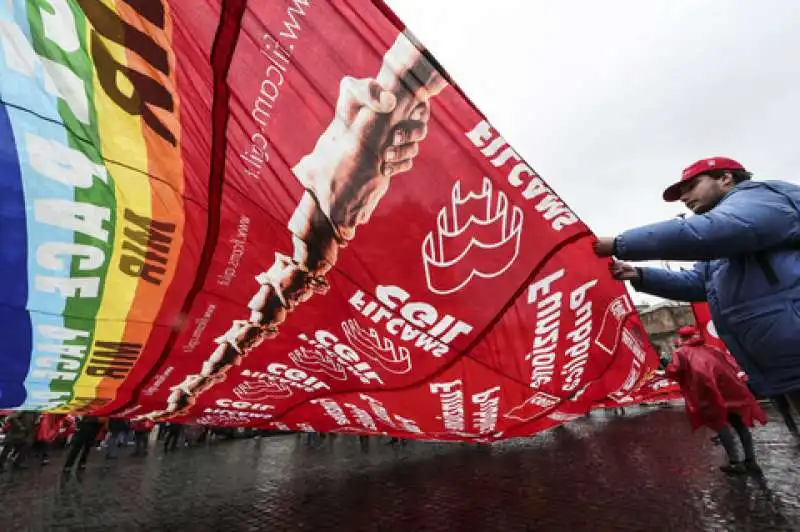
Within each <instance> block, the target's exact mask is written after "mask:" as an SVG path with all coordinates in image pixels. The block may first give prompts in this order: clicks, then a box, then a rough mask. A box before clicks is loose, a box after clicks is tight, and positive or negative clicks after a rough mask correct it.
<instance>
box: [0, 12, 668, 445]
mask: <svg viewBox="0 0 800 532" xmlns="http://www.w3.org/2000/svg"><path fill="white" fill-rule="evenodd" d="M0 91H2V106H1V107H0V135H2V142H0V167H1V168H2V172H3V178H2V180H0V187H2V193H0V215H1V216H2V229H1V230H0V235H2V242H0V245H1V246H2V250H3V253H2V254H0V261H1V262H0V265H2V271H3V273H4V278H5V283H4V289H3V290H2V291H0V297H2V304H0V327H2V331H3V341H4V342H3V349H2V350H0V364H1V365H0V367H1V368H2V372H0V408H16V409H28V410H47V411H52V412H75V413H87V412H92V413H96V414H99V415H116V416H124V417H131V418H137V417H142V416H148V417H150V418H152V419H155V420H178V421H185V422H196V423H201V424H208V425H218V426H219V425H222V426H257V427H265V428H277V429H282V430H309V431H311V430H313V431H350V432H354V433H375V434H378V433H385V434H393V435H398V436H403V437H411V438H431V439H476V440H491V439H497V438H503V437H510V436H518V435H527V434H532V433H535V432H537V431H539V430H543V429H546V428H549V427H551V426H554V425H557V424H560V423H563V422H564V421H567V420H569V419H572V418H574V417H576V416H578V415H581V414H582V413H584V412H585V411H587V410H588V409H590V408H591V407H592V406H593V405H595V404H599V403H601V402H603V401H605V400H607V398H609V397H615V396H619V397H623V396H627V395H630V394H631V393H633V392H635V390H637V389H638V388H639V387H640V386H641V385H642V383H643V382H645V381H647V380H648V379H649V378H650V376H652V373H653V370H654V369H655V368H656V367H657V364H658V358H657V355H656V353H655V352H654V350H653V349H652V348H651V346H650V343H649V342H648V339H647V335H646V333H645V331H644V328H643V327H642V325H641V323H640V322H639V320H638V317H637V316H636V313H635V310H634V307H633V304H632V302H631V300H630V298H629V296H628V295H627V293H626V291H625V288H624V286H623V284H622V283H619V282H615V281H613V280H611V278H610V276H609V275H608V264H607V261H606V260H604V259H598V258H596V257H595V256H594V254H593V253H592V249H591V247H592V246H591V245H592V241H593V238H594V237H593V235H592V234H591V232H590V231H589V229H588V228H587V227H586V226H585V225H584V224H583V223H582V222H581V221H580V219H579V218H578V216H577V215H576V214H575V213H574V212H573V211H572V210H571V209H570V208H569V207H568V206H567V205H566V204H564V202H563V201H562V200H561V199H560V198H559V197H558V195H557V194H556V193H555V192H554V191H553V189H552V188H551V187H550V186H549V185H548V184H547V183H546V182H545V181H544V180H543V179H542V178H541V177H540V176H539V175H538V174H537V173H536V172H535V171H534V170H533V168H532V167H531V166H530V165H528V164H527V163H526V162H525V161H524V160H523V159H522V158H521V157H520V156H519V154H518V153H516V152H515V151H514V149H513V148H512V147H511V146H509V145H508V143H507V142H506V141H505V140H504V139H503V137H502V136H501V135H500V134H499V132H498V131H496V130H495V129H494V128H493V127H492V125H491V124H490V123H489V122H488V121H487V120H486V119H485V118H484V117H483V116H482V115H481V114H480V112H479V111H478V110H477V109H476V108H475V107H474V106H473V105H472V104H471V103H470V102H469V100H468V99H467V98H466V97H465V95H464V94H462V93H461V92H460V91H459V89H458V87H456V86H455V85H454V84H453V82H452V81H451V80H450V79H449V77H448V76H447V74H446V72H445V71H444V70H443V69H442V68H441V66H440V65H438V64H437V63H436V61H435V60H434V59H433V58H432V57H431V55H430V54H429V53H428V52H427V51H426V50H425V49H424V48H423V47H422V46H421V45H420V44H419V43H418V42H416V41H415V39H414V38H413V37H412V36H411V34H410V33H408V32H407V31H405V30H404V28H403V26H402V25H401V23H400V22H399V21H398V20H397V19H396V18H395V17H394V15H393V14H392V13H391V12H389V11H388V9H387V8H386V7H385V6H384V5H383V4H382V3H381V2H379V1H377V0H330V1H324V2H323V1H317V0H273V1H270V2H262V1H249V2H248V1H246V0H218V1H215V0H203V1H200V0H197V1H191V2H190V1H183V0H9V1H7V2H0ZM615 394H616V395H615Z"/></svg>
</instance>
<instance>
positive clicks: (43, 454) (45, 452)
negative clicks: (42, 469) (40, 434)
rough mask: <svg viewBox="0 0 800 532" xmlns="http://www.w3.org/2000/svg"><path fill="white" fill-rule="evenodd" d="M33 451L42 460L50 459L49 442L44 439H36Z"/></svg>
mask: <svg viewBox="0 0 800 532" xmlns="http://www.w3.org/2000/svg"><path fill="white" fill-rule="evenodd" d="M33 452H34V453H36V455H37V456H38V457H39V458H41V459H42V461H45V460H49V459H50V442H49V441H44V440H37V441H36V442H35V443H34V444H33Z"/></svg>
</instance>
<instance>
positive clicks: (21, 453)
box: [0, 443, 28, 468]
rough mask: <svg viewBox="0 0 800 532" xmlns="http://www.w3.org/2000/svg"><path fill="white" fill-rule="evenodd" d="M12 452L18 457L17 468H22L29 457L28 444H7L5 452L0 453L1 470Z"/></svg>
mask: <svg viewBox="0 0 800 532" xmlns="http://www.w3.org/2000/svg"><path fill="white" fill-rule="evenodd" d="M12 451H14V452H15V453H16V456H15V457H14V465H15V466H21V465H22V464H24V463H25V458H26V457H27V456H28V444H26V443H14V444H6V445H4V446H3V452H0V468H2V467H4V466H5V465H6V460H8V457H9V455H10V454H11V452H12Z"/></svg>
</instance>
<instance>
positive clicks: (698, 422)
mask: <svg viewBox="0 0 800 532" xmlns="http://www.w3.org/2000/svg"><path fill="white" fill-rule="evenodd" d="M678 334H679V335H680V337H681V346H680V347H679V348H678V349H676V350H675V351H674V352H673V354H672V362H670V364H669V366H667V369H666V374H667V377H669V378H671V379H672V380H674V381H676V382H677V383H678V384H679V385H680V387H681V391H682V392H683V396H684V398H685V400H686V413H687V414H688V416H689V422H690V423H691V425H692V429H694V430H696V429H698V428H699V427H702V426H706V427H708V428H710V429H711V430H713V431H715V432H717V434H718V436H719V440H720V442H721V443H722V446H723V447H724V448H725V452H726V454H727V455H728V464H726V465H724V466H721V467H720V469H721V470H722V471H724V472H726V473H731V474H741V473H746V472H748V471H750V472H754V473H758V472H760V468H759V467H758V464H757V463H756V456H755V449H754V447H753V437H752V435H751V434H750V430H749V428H748V427H753V426H754V424H755V421H759V422H760V423H761V424H762V425H765V424H766V423H767V416H766V414H765V413H764V410H762V408H761V406H760V405H759V404H758V402H757V401H756V398H755V397H754V396H753V394H752V393H751V392H750V390H749V388H748V387H747V385H746V384H745V382H744V380H743V379H742V378H741V376H740V375H738V373H739V371H740V370H739V368H738V367H734V365H733V364H732V363H731V362H730V360H729V358H728V357H727V356H726V355H725V353H723V352H722V351H720V350H719V349H716V348H714V347H711V346H708V345H706V344H705V342H704V340H703V338H702V336H700V334H699V332H698V331H697V329H696V328H695V327H693V326H688V327H683V328H681V329H680V330H679V331H678ZM731 428H733V430H731ZM733 431H735V432H736V434H737V435H738V436H739V440H740V441H741V443H742V447H743V448H744V460H742V458H741V454H740V453H739V449H738V447H737V445H736V441H735V439H734V436H733Z"/></svg>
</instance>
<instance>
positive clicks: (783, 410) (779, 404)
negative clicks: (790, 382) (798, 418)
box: [772, 395, 800, 436]
mask: <svg viewBox="0 0 800 532" xmlns="http://www.w3.org/2000/svg"><path fill="white" fill-rule="evenodd" d="M772 402H773V403H774V404H775V408H777V409H778V412H779V413H780V414H781V417H782V418H783V422H784V423H785V424H786V428H787V429H789V432H791V433H792V434H794V435H795V436H798V435H800V433H798V430H797V423H796V422H795V420H794V417H793V416H792V405H791V403H790V402H789V397H788V396H786V395H779V396H778V397H773V398H772ZM798 412H800V410H798Z"/></svg>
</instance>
